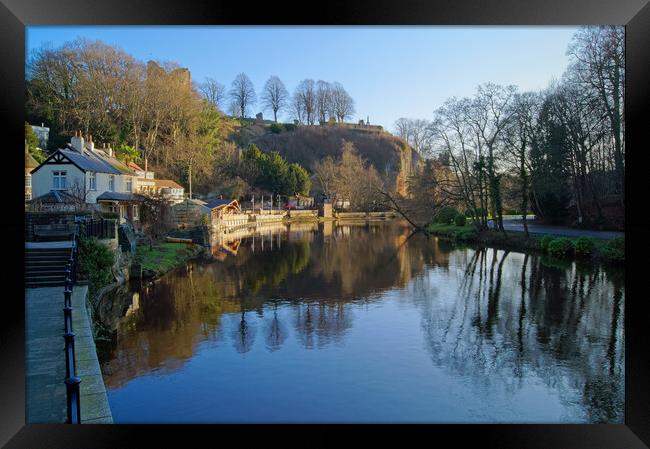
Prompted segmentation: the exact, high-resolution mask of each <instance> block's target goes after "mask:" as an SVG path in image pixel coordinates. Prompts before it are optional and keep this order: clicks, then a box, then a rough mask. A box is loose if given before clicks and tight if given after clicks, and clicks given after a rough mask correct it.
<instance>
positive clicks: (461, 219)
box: [454, 214, 467, 226]
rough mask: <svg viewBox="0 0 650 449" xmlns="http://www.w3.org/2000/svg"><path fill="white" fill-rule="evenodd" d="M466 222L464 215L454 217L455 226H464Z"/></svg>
mask: <svg viewBox="0 0 650 449" xmlns="http://www.w3.org/2000/svg"><path fill="white" fill-rule="evenodd" d="M466 222H467V219H466V218H465V215H463V214H458V215H456V216H455V217H454V223H455V224H456V226H465V223H466Z"/></svg>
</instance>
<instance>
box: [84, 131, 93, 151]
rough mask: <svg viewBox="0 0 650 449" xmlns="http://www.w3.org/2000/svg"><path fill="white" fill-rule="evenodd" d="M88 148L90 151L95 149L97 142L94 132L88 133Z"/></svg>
mask: <svg viewBox="0 0 650 449" xmlns="http://www.w3.org/2000/svg"><path fill="white" fill-rule="evenodd" d="M86 149H88V151H95V142H93V135H92V134H88V142H86Z"/></svg>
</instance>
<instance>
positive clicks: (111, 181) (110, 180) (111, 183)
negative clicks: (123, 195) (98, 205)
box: [108, 175, 115, 192]
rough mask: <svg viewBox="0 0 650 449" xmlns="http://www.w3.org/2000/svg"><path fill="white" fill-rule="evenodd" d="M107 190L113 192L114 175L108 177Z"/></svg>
mask: <svg viewBox="0 0 650 449" xmlns="http://www.w3.org/2000/svg"><path fill="white" fill-rule="evenodd" d="M108 190H110V191H111V192H115V175H109V176H108Z"/></svg>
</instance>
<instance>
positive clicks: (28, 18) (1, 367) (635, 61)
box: [0, 0, 650, 448]
mask: <svg viewBox="0 0 650 449" xmlns="http://www.w3.org/2000/svg"><path fill="white" fill-rule="evenodd" d="M2 2H3V3H2V4H0V33H2V35H3V36H2V39H0V48H1V50H0V55H2V60H1V61H0V82H1V83H2V88H1V89H0V98H1V101H0V119H1V120H0V123H3V124H4V125H7V127H6V129H8V130H9V131H10V132H9V133H7V134H6V135H5V136H4V137H5V139H4V142H3V147H4V150H5V154H4V155H5V157H7V158H9V159H11V161H9V159H6V161H7V164H8V165H10V166H11V167H12V168H11V169H10V170H8V172H9V173H10V174H11V176H10V179H9V180H6V181H5V182H6V183H7V184H9V185H11V186H12V188H11V189H10V190H11V192H12V193H11V194H7V195H5V196H4V198H3V199H4V201H5V203H4V206H5V213H4V214H3V219H2V220H0V228H1V230H0V235H2V236H4V237H7V236H9V238H8V239H6V240H7V241H8V243H9V244H10V245H13V246H12V247H11V248H8V249H5V251H4V254H5V258H9V257H11V259H12V263H11V264H10V265H11V266H9V267H8V268H9V269H10V270H15V271H16V275H15V276H12V274H13V273H9V272H8V271H3V279H4V280H5V282H4V285H5V287H6V286H10V287H11V291H12V293H11V294H8V293H5V294H3V295H1V297H2V299H3V301H2V311H1V312H0V317H1V319H2V320H3V323H2V326H0V398H2V400H1V401H2V404H3V406H2V407H1V408H0V423H1V424H0V444H5V443H6V442H9V443H8V445H7V446H6V447H12V448H13V447H62V448H63V447H84V448H88V447H107V448H108V447H110V448H114V447H122V446H130V447H135V446H136V445H137V446H149V445H159V443H160V442H162V443H165V442H170V441H171V440H170V438H173V437H174V436H182V437H183V440H184V441H185V444H187V442H188V441H190V442H196V443H198V442H199V441H200V440H202V439H203V437H205V438H206V439H207V441H214V442H215V444H218V443H219V442H224V437H229V436H232V437H235V438H237V439H238V440H239V441H241V442H244V441H245V442H248V441H249V440H248V439H249V437H250V436H251V432H247V431H246V430H245V429H241V428H237V427H236V426H235V427H228V426H220V428H219V429H216V428H215V427H213V426H196V425H190V426H119V425H114V426H97V425H95V426H89V425H84V426H66V425H25V404H24V399H25V376H24V361H25V354H24V330H25V329H24V325H25V322H24V303H23V300H22V298H23V297H24V286H23V283H22V282H21V278H22V276H21V274H20V273H22V269H21V266H22V264H20V263H16V262H15V260H14V258H17V259H18V260H20V261H22V257H23V256H22V255H23V252H24V250H23V243H22V242H21V241H20V240H21V239H17V238H11V236H15V235H22V233H23V227H24V206H23V200H22V198H23V193H22V184H21V183H23V182H24V181H23V174H22V171H20V170H18V168H17V167H19V166H20V164H22V162H21V161H22V156H21V154H20V151H19V150H20V149H21V148H23V147H24V142H22V140H23V139H24V137H23V129H22V127H23V122H24V60H25V26H31V25H56V24H61V25H75V24H84V25H92V24H96V25H115V24H122V25H129V24H131V25H153V24H187V25H208V24H210V25H226V24H248V25H255V24H275V25H302V24H312V25H389V24H391V25H576V24H585V25H586V24H615V25H626V74H627V79H626V102H625V114H626V121H627V123H626V140H627V146H628V147H631V148H633V153H628V156H627V157H626V161H627V164H626V165H627V181H626V197H627V201H628V203H629V202H630V201H631V204H633V205H634V204H639V205H640V204H642V203H641V201H642V199H644V198H642V196H641V195H642V193H647V192H648V187H647V184H646V183H644V182H643V180H642V179H641V178H640V177H643V172H642V171H641V170H643V161H642V156H641V155H642V154H643V151H644V150H645V151H647V148H648V145H647V140H642V139H644V137H645V135H644V131H645V128H647V126H648V125H647V123H648V121H647V120H644V118H646V117H647V106H648V105H650V82H649V81H648V79H650V70H649V67H650V51H649V49H650V5H648V4H647V0H610V1H608V0H592V1H590V0H572V1H567V0H535V1H529V2H526V3H525V4H524V3H523V2H521V1H520V0H505V1H504V0H501V1H498V0H489V1H487V0H484V1H481V2H480V3H479V2H475V3H473V4H472V3H470V1H467V0H464V1H462V2H460V1H458V0H457V1H453V0H444V1H438V2H437V3H430V2H427V1H426V0H424V1H423V0H413V1H412V2H411V3H409V4H405V3H404V2H397V1H390V0H375V1H368V0H366V1H363V2H361V1H355V2H354V3H352V2H346V3H344V4H343V3H342V4H340V5H335V4H334V3H333V2H324V3H322V4H320V5H318V4H314V5H311V8H313V7H314V6H315V7H316V8H317V10H316V9H308V8H309V6H307V5H305V4H304V3H303V4H301V5H295V6H292V5H291V4H290V3H286V2H285V3H280V4H278V3H275V2H267V3H266V4H261V5H256V6H253V5H250V6H242V4H241V2H227V3H226V2H223V3H220V4H211V3H208V2H205V1H200V0H198V1H197V0H192V1H187V0H185V1H184V2H174V1H172V0H163V1H157V2H154V1H147V2H138V3H136V2H133V1H128V0H113V1H110V2H109V1H105V2H101V3H100V2H98V1H83V0H67V1H65V2H63V1H52V0H50V1H47V0H32V1H30V2H29V3H27V2H25V1H24V0H2ZM311 11H314V12H316V14H310V12H311ZM644 113H645V114H644ZM637 147H638V148H637ZM635 152H636V154H635ZM7 184H5V185H7ZM14 189H15V190H14ZM16 190H20V192H17V191H16ZM7 206H8V207H7ZM647 229H648V226H647V222H645V221H644V219H643V218H642V217H641V213H640V212H636V211H635V212H634V213H632V211H631V209H630V207H629V205H628V207H627V213H626V234H628V238H627V241H628V244H627V246H626V252H627V262H626V271H627V272H628V273H627V275H626V316H625V332H626V339H625V343H626V347H625V361H626V366H625V368H626V386H625V393H626V401H625V424H624V425H623V424H621V425H613V424H611V425H609V424H608V425H604V424H603V425H588V424H585V425H463V426H462V427H459V425H431V426H409V428H405V427H403V426H389V427H386V426H383V427H379V426H375V427H373V428H372V429H368V430H370V432H364V433H365V435H364V436H363V437H364V438H368V437H369V436H374V437H375V438H377V439H378V440H379V439H380V438H381V439H384V438H385V436H386V435H385V430H386V429H387V428H388V429H391V430H397V431H400V432H401V431H404V432H405V434H404V436H406V437H409V441H410V440H412V439H413V438H414V437H415V436H416V435H414V432H415V433H417V434H419V435H417V436H419V437H424V438H427V437H428V439H427V440H425V441H430V442H438V441H442V440H441V439H440V438H441V437H450V438H451V439H452V440H449V441H454V443H453V444H454V446H456V445H458V444H459V443H460V444H461V445H463V443H465V444H466V443H468V442H472V441H473V442H474V443H475V444H476V445H481V446H483V447H499V448H503V447H526V448H537V447H539V448H541V447H558V448H559V447H567V448H569V447H571V448H575V447H590V448H610V447H615V448H622V447H625V448H632V447H635V448H636V447H648V446H646V445H650V394H649V391H650V389H649V388H648V382H647V380H648V379H650V357H648V356H645V355H644V351H646V350H647V348H648V347H649V346H650V338H649V335H650V334H649V332H648V326H647V319H646V316H647V315H646V313H647V311H648V308H647V306H646V303H647V298H646V297H645V296H646V295H643V294H642V293H641V292H642V291H643V290H642V288H643V287H644V286H643V285H642V284H641V282H642V279H643V277H642V270H643V269H644V268H645V266H644V263H643V261H641V260H640V257H642V256H643V255H644V254H643V253H642V246H641V245H638V244H636V243H635V244H634V246H633V245H632V244H630V243H629V242H630V241H632V242H641V241H642V240H640V239H639V238H640V237H642V232H643V231H646V232H647ZM646 238H647V237H646ZM5 244H6V242H5ZM637 260H638V261H639V262H641V263H635V262H636V261H637ZM646 264H647V262H646ZM8 265H9V264H8ZM5 273H7V274H5ZM643 274H645V273H643ZM646 276H647V275H646ZM302 427H306V426H301V427H300V428H302ZM300 428H295V427H294V428H292V429H287V430H290V431H291V432H292V434H293V433H294V432H295V431H296V430H300ZM346 428H348V429H349V427H346ZM279 429H282V428H279V427H272V428H271V427H266V428H265V429H264V430H263V433H262V432H259V435H260V437H262V438H264V439H265V440H266V442H267V443H268V442H271V441H274V440H272V439H270V438H273V437H277V436H278V434H277V430H279ZM339 429H340V427H337V428H336V429H334V428H332V429H320V428H319V429H314V428H311V427H310V428H308V429H305V430H308V431H309V433H306V434H305V436H306V437H307V438H305V439H303V438H302V435H300V436H299V437H298V438H296V437H295V436H294V438H291V439H290V440H289V441H291V440H293V441H297V442H298V443H299V444H301V445H305V443H307V444H309V443H308V442H313V441H315V440H316V439H318V440H320V441H321V442H325V441H327V440H328V439H329V438H331V437H329V435H330V432H329V431H330V430H339ZM314 430H316V431H317V432H318V433H317V434H314V433H312V432H313V431H314ZM322 430H325V431H324V432H323V431H322ZM350 430H351V429H350ZM363 430H366V429H363ZM16 432H17V433H16ZM14 434H15V435H14ZM215 437H217V438H215ZM314 437H316V438H314ZM328 437H329V438H328ZM275 441H278V442H279V441H282V442H285V441H287V440H275ZM331 441H332V442H333V443H336V442H341V440H340V438H338V435H335V436H334V438H333V439H331ZM402 442H403V443H404V442H405V441H404V440H402ZM196 443H195V444H196ZM190 444H192V443H190ZM192 445H194V444H192Z"/></svg>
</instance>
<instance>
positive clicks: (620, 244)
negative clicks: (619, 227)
mask: <svg viewBox="0 0 650 449" xmlns="http://www.w3.org/2000/svg"><path fill="white" fill-rule="evenodd" d="M603 256H604V257H605V258H606V259H609V260H612V261H619V262H622V261H624V260H625V237H616V238H614V239H611V240H610V241H609V242H607V245H605V249H604V250H603Z"/></svg>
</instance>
